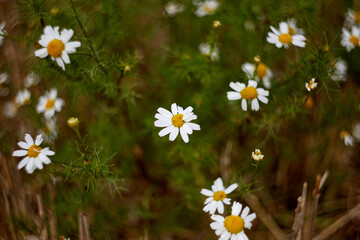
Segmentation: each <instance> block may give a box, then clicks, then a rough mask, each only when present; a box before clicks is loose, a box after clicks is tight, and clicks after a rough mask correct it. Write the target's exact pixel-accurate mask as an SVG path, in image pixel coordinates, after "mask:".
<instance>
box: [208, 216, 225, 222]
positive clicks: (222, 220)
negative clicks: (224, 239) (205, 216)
mask: <svg viewBox="0 0 360 240" xmlns="http://www.w3.org/2000/svg"><path fill="white" fill-rule="evenodd" d="M211 219H212V220H214V221H217V222H220V223H223V222H224V220H225V218H224V217H223V216H220V215H215V214H214V215H212V216H211Z"/></svg>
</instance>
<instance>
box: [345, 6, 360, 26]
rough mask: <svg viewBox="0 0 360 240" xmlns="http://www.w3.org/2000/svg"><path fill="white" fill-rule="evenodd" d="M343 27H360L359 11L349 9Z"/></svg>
mask: <svg viewBox="0 0 360 240" xmlns="http://www.w3.org/2000/svg"><path fill="white" fill-rule="evenodd" d="M345 25H346V26H347V27H348V28H351V27H352V26H354V25H355V26H358V27H360V11H354V10H352V9H349V10H348V11H347V13H346V17H345Z"/></svg>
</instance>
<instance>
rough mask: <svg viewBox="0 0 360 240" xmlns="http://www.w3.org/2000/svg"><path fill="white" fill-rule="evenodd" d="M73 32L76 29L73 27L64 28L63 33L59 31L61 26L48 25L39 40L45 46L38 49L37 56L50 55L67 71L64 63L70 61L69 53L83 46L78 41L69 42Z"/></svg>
mask: <svg viewBox="0 0 360 240" xmlns="http://www.w3.org/2000/svg"><path fill="white" fill-rule="evenodd" d="M73 34H74V31H73V30H71V29H70V30H68V29H63V30H62V31H61V33H59V27H54V28H52V27H51V26H46V27H45V29H44V34H43V35H42V36H41V39H40V40H39V44H40V45H41V46H42V47H43V48H41V49H39V50H36V51H35V56H37V57H40V58H45V57H47V56H48V55H50V56H51V59H52V60H53V61H56V62H57V64H58V65H59V66H60V67H61V68H62V69H63V70H64V71H65V64H64V63H66V64H69V63H70V58H69V55H68V54H71V53H74V52H76V48H78V47H80V46H81V43H80V42H78V41H75V42H69V40H70V38H71V37H72V36H73Z"/></svg>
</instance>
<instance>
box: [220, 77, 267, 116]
mask: <svg viewBox="0 0 360 240" xmlns="http://www.w3.org/2000/svg"><path fill="white" fill-rule="evenodd" d="M256 86H257V82H256V81H254V80H249V83H248V86H247V87H246V85H245V84H244V83H240V82H236V83H234V82H231V83H230V87H231V88H232V89H234V90H235V92H234V91H230V92H227V98H228V99H229V100H239V99H242V101H241V107H242V109H243V110H244V111H247V101H246V100H249V102H250V100H251V109H252V110H254V111H258V110H259V109H260V107H259V100H260V102H263V103H265V104H267V103H268V101H269V100H268V99H267V96H269V91H267V90H264V89H263V88H256Z"/></svg>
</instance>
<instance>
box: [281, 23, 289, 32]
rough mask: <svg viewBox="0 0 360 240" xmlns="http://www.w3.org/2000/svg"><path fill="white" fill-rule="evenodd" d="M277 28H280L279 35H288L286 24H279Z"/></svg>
mask: <svg viewBox="0 0 360 240" xmlns="http://www.w3.org/2000/svg"><path fill="white" fill-rule="evenodd" d="M279 26H280V33H289V26H288V25H287V23H286V22H281V23H280V24H279Z"/></svg>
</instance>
